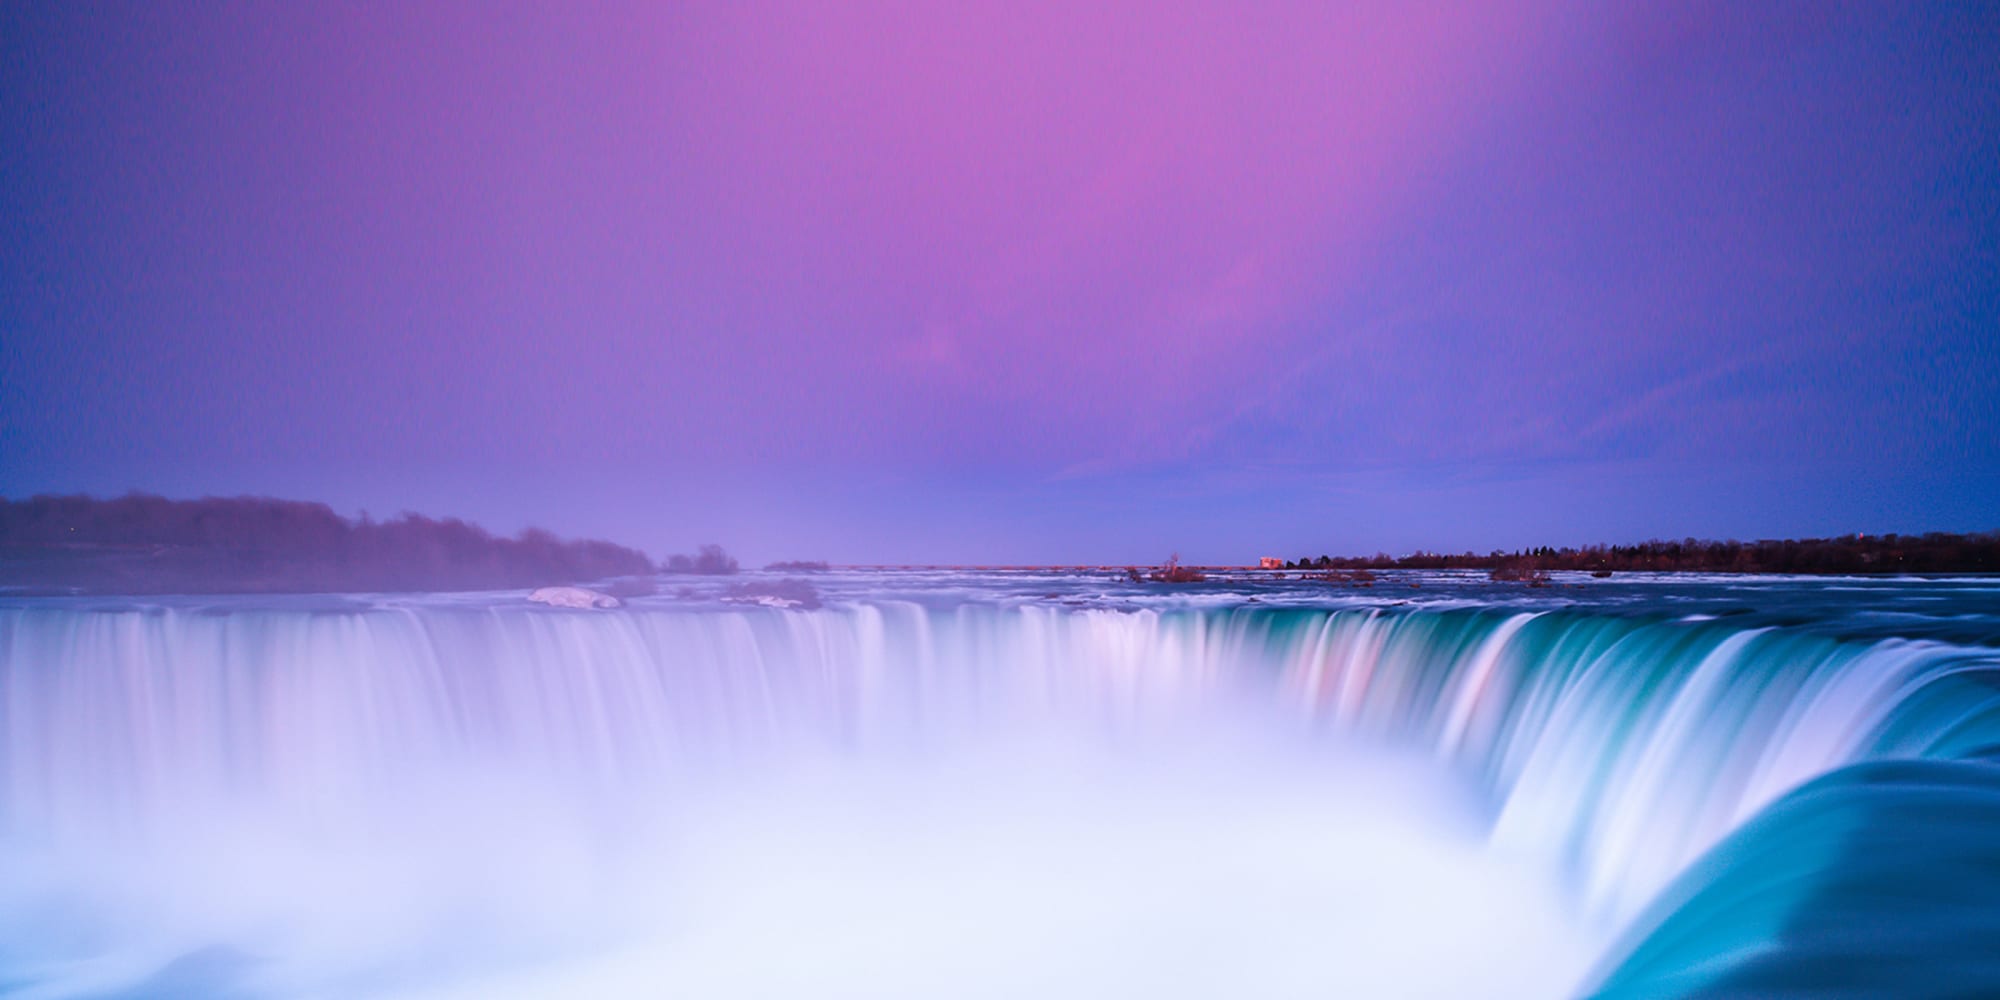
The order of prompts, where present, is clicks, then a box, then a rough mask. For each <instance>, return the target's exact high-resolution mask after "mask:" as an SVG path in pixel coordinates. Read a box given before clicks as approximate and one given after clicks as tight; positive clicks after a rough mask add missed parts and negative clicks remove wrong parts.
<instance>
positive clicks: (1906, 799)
mask: <svg viewBox="0 0 2000 1000" xmlns="http://www.w3.org/2000/svg"><path fill="white" fill-rule="evenodd" d="M811 580H812V582H813V584H814V586H815V587H816V588H817V590H818V591H819V593H820V595H821V599H822V601H823V604H824V606H823V607H821V608H818V609H816V610H803V609H784V608H776V607H767V606H761V605H752V604H746V603H744V601H743V597H742V590H741V588H742V585H743V584H744V583H745V582H746V580H744V579H736V580H729V581H717V580H701V579H693V578H687V579H676V578H666V579H664V580H663V581H662V584H663V586H662V590H661V592H660V593H658V594H655V595H652V596H648V597H643V598H638V599H635V600H632V601H630V602H629V603H628V605H627V606H626V607H624V608H620V609H617V610H608V611H567V610H556V609H550V608H544V607H540V606H535V605H530V604H528V603H527V602H526V601H525V600H524V598H523V595H521V594H515V593H507V594H480V595H440V596H434V597H408V596H393V597H392V596H370V595H345V596H327V597H289V598H199V597H188V598H171V599H147V600H144V601H138V600H119V599H106V598H87V599H86V598H70V599H9V600H4V601H0V698H4V705H0V709H4V713H5V714H4V718H5V725H6V730H5V742H4V753H5V757H4V761H0V847H4V852H0V995H19V996H24V997H25V996H47V997H126V996H130V997H141V996H243V997H316V996H383V997H391V996H395V997H403V996H408V997H417V996H435V997H443V996H523V997H528V996H575V995H602V996H628V995H629V996H801V997H806V996H811V997H820V996H912V997H914V996H936V995H956V996H989V995H990V996H1007V995H1021V994H1022V993H1024V992H1033V993H1036V994H1038V995H1047V996H1118V995H1134V996H1137V995H1148V996H1311V995H1322V996H1323V995H1329V993H1331V994H1332V995H1403V996H1466V995H1482V996H1563V995H1603V996H1617V997H1671V996H1743V997H1751V996H1885V997H1888V996H1895V997H1922V996H1981V995H2000V963H1996V961H1995V959H1994V958H1993V956H1995V955H2000V903H1996V902H1994V900H1995V899H1996V898H2000V895H1996V894H2000V825H1996V824H2000V779H1995V778H1994V776H1993V774H1994V772H1993V766H1994V765H1993V764H1992V763H1991V762H1990V760H1989V758H1991V757H1992V755H1993V754H1994V753H1995V752H1996V749H2000V580H1994V579H1945V580H1917V579H1890V580H1842V579H1834V580H1816V579H1782V578H1727V577H1715V578H1686V577H1680V578H1665V577H1661V578H1648V577H1635V576H1620V577H1615V578H1612V579H1609V580H1596V579H1592V578H1589V577H1584V576H1578V577H1574V578H1566V577H1563V576H1561V575H1558V577H1557V580H1556V581H1555V585H1554V586H1551V587H1547V588H1527V587H1524V586H1521V585H1519V584H1495V583H1489V582H1487V581H1485V580H1484V578H1483V577H1480V576H1477V575H1471V574H1467V575H1454V574H1448V573H1433V574H1394V573H1391V574H1383V575H1381V577H1380V578H1379V579H1377V580H1376V581H1375V582H1374V585H1373V586H1370V587H1366V588H1362V587H1351V586H1344V585H1339V584H1327V583H1321V582H1314V581H1299V580H1273V579H1270V578H1268V577H1264V576H1258V575H1253V574H1241V575H1237V576H1235V577H1233V578H1232V577H1228V576H1224V577H1223V578H1219V579H1215V580H1211V581H1210V582H1208V583H1204V584H1197V585H1191V586H1185V587H1168V586H1164V585H1150V584H1147V585H1132V584H1127V583H1124V582H1122V581H1121V580H1119V579H1117V576H1116V575H1115V574H1109V573H1106V574H1062V573H1039V574H1037V573H987V574H964V573H900V574H865V573H845V574H825V575H818V576H814V577H812V578H811ZM748 582H752V583H754V582H756V578H755V576H754V575H753V576H752V577H750V578H749V580H748ZM731 588H737V589H735V590H732V589H731Z"/></svg>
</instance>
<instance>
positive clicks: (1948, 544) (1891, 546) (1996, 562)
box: [1285, 531, 2000, 574]
mask: <svg viewBox="0 0 2000 1000" xmlns="http://www.w3.org/2000/svg"><path fill="white" fill-rule="evenodd" d="M1285 566H1286V568H1287V569H1484V570H1504V571H1506V572H1508V573H1532V572H1547V571H1551V570H1584V571H1590V572H1707V573H1822V574H1826V573H1840V574H1846V573H2000V531H1989V532H1984V533H1980V534H1971V535H1951V534H1944V533H1940V532H1931V533H1929V534H1923V535H1842V536H1840V537H1838V538H1794V539H1783V540H1769V539H1766V540H1763V541H1756V542H1714V541H1703V540H1699V539H1694V538H1688V539H1683V540H1681V541H1678V542H1667V541H1651V542H1641V543H1639V544H1637V545H1592V546H1588V547H1585V548H1580V549H1578V548H1560V549H1559V548H1552V547H1548V546H1544V547H1542V548H1536V549H1519V550H1516V551H1513V552H1505V551H1498V550H1496V551H1493V552H1489V553H1486V554H1485V555H1479V554H1477V553H1472V552H1465V553H1461V554H1458V555H1446V554H1443V553H1435V552H1418V553H1415V554H1412V555H1407V556H1390V555H1385V554H1377V555H1373V556H1366V557H1354V556H1348V557H1342V558H1334V557H1331V556H1320V557H1318V558H1316V559H1314V558H1306V559H1297V560H1293V561H1291V562H1288V563H1286V564H1285Z"/></svg>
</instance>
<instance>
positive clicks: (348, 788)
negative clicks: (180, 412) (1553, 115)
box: [0, 601, 2000, 926]
mask: <svg viewBox="0 0 2000 1000" xmlns="http://www.w3.org/2000/svg"><path fill="white" fill-rule="evenodd" d="M1996 676H2000V652H1996V651H1995V650H1993V649H1991V648H1987V647H1978V646H1958V645H1951V644H1947V643H1943V642H1936V641H1927V640H1908V639H1899V638H1887V639H1855V638H1843V637H1840V636H1837V635H1831V634H1823V633H1820V632H1817V631H1813V630H1809V629H1800V628H1788V627H1783V626H1776V625H1771V624H1768V623H1766V624H1759V625H1755V626H1750V625H1743V624H1738V623H1735V622H1732V621H1731V620H1730V619H1727V618H1724V619H1718V620H1684V619H1679V618H1671V617H1667V616H1664V615H1643V614H1632V615H1622V614H1613V613H1608V612H1604V611H1582V610H1548V611H1532V612H1531V611H1514V610H1497V609H1461V610H1392V609H1381V608H1377V609H1342V610H1326V609H1308V608H1271V607H1254V606H1237V607H1233V608H1210V609H1197V608H1185V609H1179V610H1113V609H1072V608H1061V607H1052V606H1042V605H1036V604H1013V605H1002V604H979V603H967V604H961V605H958V606H955V607H932V606H925V605H922V604H918V603H912V602H898V601H873V602H858V603H852V604H842V605H836V606H832V607H829V608H827V609H823V610H816V611H785V610H775V609H764V608H754V609H736V610H712V609H709V610H686V609H676V608H671V607H650V608H649V607H640V608H627V609H622V610H618V611H609V612H606V611H569V610H558V609H546V608H538V607H519V606H513V605H503V606H471V605H452V604H443V603H438V604H423V603H411V604H405V605H385V606H377V607H320V608H289V609H288V608H284V607H272V606H267V607H254V608H243V607H220V608H217V607H200V606H193V605H174V606H148V607H91V606H81V605H65V604H61V603H53V602H52V603H44V604H33V603H29V604H21V605H16V606H11V607H0V720H4V725H5V733H4V740H5V742H4V751H5V754H4V760H0V835H4V836H6V837H10V838H14V839H15V840H16V841H18V842H56V841H62V840H64V839H65V838H90V837H100V836H103V835H104V831H107V830H113V831H127V832H129V831H135V830H137V831H144V830H145V829H147V828H148V826H149V824H152V823H155V822H157V821H159V820H160V819H161V818H162V817H169V816H184V815H185V814H186V813H187V812H188V811H189V810H190V809H191V808H195V809H199V810H203V811H208V812H218V811H226V810H228V809H230V808H233V807H234V806H233V804H235V803H241V802H244V801H254V802H259V803H266V804H270V803H276V804H279V805H282V806H288V807H292V808H296V809H298V810H302V811H305V812H307V813H310V812H311V811H312V810H314V809H319V808H323V805H324V803H326V802H329V801H334V802H338V801H343V800H345V799H347V798H351V797H357V796H366V795H368V794H370V792H369V790H370V789H371V788H373V787H376V786H378V785H382V784H385V783H393V782H394V781H395V780H396V778H397V776H398V775H401V774H406V773H409V772H411V771H413V770H420V769H425V768H438V769H460V770H462V771H463V772H465V773H478V772H493V771H498V772H503V773H533V774H541V775H547V776H549V777H550V778H551V779H553V780H555V781H558V782H561V783H564V785H565V787H573V788H576V789H579V790H581V791H582V792H592V793H596V792H601V793H603V794H606V795H616V794H618V792H619V790H620V789H623V788H632V787H648V788H663V787H664V788H671V787H673V785H674V783H675V782H678V781H682V780H692V778H693V777H695V776H699V775H702V774H710V773H714V772H715V771H717V770H718V769H724V770H727V769H730V768H741V767H752V766H755V765H756V763H757V762H759V761H768V760H782V759H786V758H787V757H788V756H792V757H795V756H798V755H799V754H802V753H809V754H815V755H825V754H836V755H837V754H849V753H851V754H867V753H874V752H888V751H914V752H918V753H922V752H925V751H926V749H927V748H934V747H938V746H943V745H948V744H950V743H952V742H954V741H963V740H966V739H971V738H975V737H977V736H979V735H980V734H1004V733H1010V732H1019V731H1027V730H1033V729H1036V728H1038V727H1048V726H1059V727H1068V728H1070V729H1074V730H1082V731H1086V732H1089V733H1093V734H1096V735H1097V736H1098V737H1099V738H1103V739H1110V740H1117V739H1119V738H1121V737H1122V736H1123V735H1125V734H1133V733H1143V732H1146V731H1148V730H1149V729H1152V728H1155V727H1160V726H1168V725H1172V724H1174V722H1175V721H1176V720H1185V719H1187V718H1190V717H1194V716H1199V715H1202V714H1203V713H1208V712H1212V711H1215V710H1216V709H1217V708H1218V707H1219V706H1228V707H1229V708H1230V710H1231V711H1235V712H1238V713H1240V714H1242V715H1243V717H1245V718H1252V719H1257V720H1261V721H1260V722H1259V723H1258V724H1260V725H1266V726H1271V727H1283V728H1286V729H1289V730H1291V731H1295V732H1298V733H1300V734H1302V735H1303V736H1304V737H1305V738H1308V739H1311V738H1317V736H1318V735H1319V734H1324V735H1326V736H1327V737H1328V738H1338V739H1341V740H1357V741H1362V742H1364V743H1368V744H1375V745H1380V746H1384V747H1389V748H1395V749H1397V750H1400V751H1408V752H1416V753H1419V754H1421V755H1424V756H1426V757H1428V758H1430V759H1431V760H1433V761H1434V762H1435V763H1436V764H1437V765H1439V766H1440V767H1442V768H1444V769H1446V770H1448V771H1449V772H1451V773H1453V774H1455V775H1458V776H1459V777H1460V778H1461V779H1462V780H1463V781H1465V782H1467V783H1469V784H1470V785H1471V786H1472V787H1474V788H1476V789H1477V790H1478V792H1479V795H1480V796H1481V799H1482V801H1483V802H1485V803H1486V807H1487V810H1488V820H1487V822H1488V824H1489V835H1490V839H1491V842H1492V844H1493V845H1495V846H1496V847H1497V848H1500V849H1504V850H1507V851H1510V852H1515V853H1519V854H1522V855H1534V856H1537V857H1539V858H1541V859H1543V860H1545V861H1547V862H1548V863H1549V864H1550V865H1552V866H1553V867H1554V869H1555V870H1557V871H1559V872H1561V873H1562V877H1563V878H1564V879H1565V880H1566V881H1567V883H1568V885H1569V892H1570V893H1572V895H1573V897H1574V898H1575V899H1576V900H1577V901H1578V903H1579V905H1580V906H1581V907H1583V909H1584V910H1586V911H1587V912H1588V913H1589V914H1591V916H1592V919H1594V920H1596V921H1598V922H1600V924H1602V925H1603V926H1617V925H1620V924H1623V923H1625V922H1627V921H1629V920H1631V919H1632V918H1634V917H1635V915H1637V914H1638V913H1640V912H1641V910H1642V909H1643V908H1644V907H1645V905H1646V904H1647V902H1648V901H1649V900H1652V899H1654V898H1655V897H1656V896H1657V895H1658V894H1659V893H1660V892H1661V890H1662V889H1663V888H1664V887H1665V886H1667V885H1668V884H1669V882H1670V881H1671V880H1673V879H1674V878H1675V876H1676V875H1677V874H1680V873H1682V872H1683V871H1684V870H1686V869H1687V868H1688V867H1689V865H1690V864H1691V863H1692V862H1694V861H1695V860H1696V859H1697V858H1700V857H1701V856H1702V855H1703V853H1704V852H1705V851H1708V850H1709V849H1710V848H1712V847H1714V846H1715V845H1716V844H1717V843H1718V842H1719V841H1721V840H1722V839H1723V838H1725V837H1726V836H1728V835H1729V834H1730V833H1731V832H1732V831H1734V830H1737V829H1738V828H1740V827H1743V826H1744V824H1745V823H1746V822H1747V821H1749V820H1750V819H1751V818H1752V817H1754V816H1756V815H1758V814H1759V813H1760V812H1761V811H1763V810H1765V809H1766V808H1767V807H1768V806H1770V805H1771V804H1772V803H1773V802H1774V801H1776V800H1778V799H1779V798H1780V797H1781V796H1784V795H1785V794H1786V793H1787V792H1790V791H1792V790H1794V789H1796V788H1799V787H1800V786H1802V785H1805V784H1806V783H1808V782H1811V781H1813V780H1814V779H1815V778H1819V777H1821V776H1824V775H1829V774H1832V773H1834V772H1836V771H1839V770H1840V769H1841V768H1843V767H1846V766H1849V765H1854V764H1859V763H1863V762H1869V761H1881V760H1894V759H1919V758H1931V759H1940V760H1949V759H1954V758H1965V757H1972V756H1976V755H1978V754H1981V753H1985V752H1989V751H1990V750H1991V749H1992V748H1994V747H1996V746H2000V684H1995V683H1994V681H1993V678H1995V677H1996Z"/></svg>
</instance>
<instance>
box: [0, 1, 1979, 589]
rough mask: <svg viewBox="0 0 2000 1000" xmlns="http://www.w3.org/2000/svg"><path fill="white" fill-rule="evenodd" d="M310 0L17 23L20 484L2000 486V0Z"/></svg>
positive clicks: (1354, 528)
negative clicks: (543, 0) (498, 0)
mask: <svg viewBox="0 0 2000 1000" xmlns="http://www.w3.org/2000/svg"><path fill="white" fill-rule="evenodd" d="M305 6H306V5H296V4H279V3H255V4H223V3H210V2H202V3H194V4H186V5H182V4H174V3H146V4H138V3H130V4H98V5H77V4H66V3H51V4H37V3H26V2H21V3H9V4H5V5H0V50H3V51H0V57H4V65H0V494H6V495H19V494H26V493H32V492H43V491H60V492H71V491H88V492H97V493H106V492H122V491H124V490H126V489H131V488H138V489H144V490H149V491H155V492H163V493H166V494H168V495H174V496H194V495H201V494H209V493H228V494H234V493H265V494H275V495H282V496H289V497H300V498H308V499H324V500H327V501H328V502H330V503H332V504H334V506H335V507H336V508H337V509H340V510H343V511H346V512H350V513H352V512H357V511H359V510H361V509H364V508H365V509H367V510H369V511H371V512H374V513H376V514H378V515H383V514H389V513H394V512H396V511H398V510H402V509H405V508H409V509H415V510H420V511H423V512H426V513H434V514H458V515H463V516H466V517H470V518H472V519H475V520H478V521H481V522H483V523H485V524H487V525H488V526H490V527H493V528H496V529H501V530H513V529H516V528H519V527H522V526H525V525H527V524H539V525H543V526H547V527H550V528H552V529H555V530H557V531H559V532H564V533H569V534H592V535H602V536H606V537H611V538H614V539H617V540H621V541H626V542H629V543H631V544H636V545H639V546H641V547H644V548H646V549H648V550H649V551H652V552H653V553H655V554H656V555H657V554H662V553H665V552H668V551H681V550H689V549H692V548H693V547H694V545H695V544H697V543H699V542H703V541H711V540H713V541H721V542H724V543H725V544H728V545H730V546H731V547H732V548H734V549H735V550H737V551H738V552H739V554H741V555H743V556H744V557H745V558H746V560H747V561H750V562H761V561H764V560H766V559H774V558H785V557H795V558H827V559H833V560H836V561H848V560H856V561H878V560H880V561H906V560H908V561H933V560H935V561H1007V562H1040V561H1064V562H1069V561H1107V562H1124V561H1136V560H1145V561H1154V560H1157V559H1159V558H1161V557H1163V556H1165V555H1166V553H1167V552H1169V551H1172V550H1179V551H1180V552H1181V553H1182V554H1183V555H1184V556H1187V557H1189V558H1191V559H1195V560H1197V561H1225V560H1226V561H1241V560H1244V559H1248V558H1254V557H1255V556H1257V555H1262V554H1282V555H1286V556H1297V555H1302V554H1319V553H1333V554H1340V553H1367V552H1373V551H1376V550H1378V549H1384V550H1389V551H1407V550H1409V549H1412V548H1416V547H1428V548H1434V549H1436V548H1442V549H1452V550H1456V549H1463V548H1468V547H1470V548H1476V549H1480V550H1484V549H1488V548H1493V547H1508V548H1512V547H1516V546H1521V545H1533V544H1543V543H1548V544H1568V543H1584V542H1592V541H1636V540H1640V539H1644V538H1648V537H1654V536H1667V537H1679V536H1683V535H1690V534H1692V535H1701V536H1736V537H1760V536H1775V535H1796V534H1813V533H1835V532H1845V531H1855V530H1862V531H1889V530H1902V531H1921V530H1927V529H1941V530H1972V529H1991V528H1995V527H2000V404H1996V399H2000V13H1996V11H1995V9H1994V8H1993V7H1991V6H1986V7H1981V6H1980V5H1975V4H1966V5H1945V4H1909V3H1880V4H1861V5H1852V4H1835V3H1830V2H1808V3H1776V2H1771V3H1734V2H1716V3H1704V2H1687V0H1676V2H1671V3H1667V2H1662V3H1643V4H1607V3H1573V4H1571V3H1544V2H1533V0H1502V2H1488V3H1479V4H1466V5H1463V6H1457V5H1418V4H1405V3H1380V4H1352V5H1333V4H1327V3H1323V2H1314V3H1301V4H1297V5H1295V6H1286V5H1281V4H1277V3H1271V4H1253V5H1249V6H1250V8H1251V9H1250V10H1249V11H1248V12H1246V11H1245V10H1243V9H1241V8H1243V7H1244V5H1241V4H1215V5H1195V4H1177V3H1171V2H1169V3H1159V2H1131V3H1115V4H1106V5H1101V6H1099V7H1097V12H1096V13H1089V14H1079V13H1077V12H1076V11H1075V9H1074V8H1075V7H1077V6H1078V5H1076V4H1072V3H1067V2H1060V3H1057V2H1051V3H1040V2H1008V3H999V4H993V5H990V7H989V9H987V10H985V11H983V12H970V13H969V12H967V11H968V9H969V8H968V6H967V5H956V4H934V3H909V4H893V5H892V4H882V5H869V4H860V3H855V4H798V5H762V4H751V3H741V2H730V3H715V4H671V5H669V4H655V3H640V4H631V5H623V4H602V5H586V6H587V7H588V13H577V12H575V10H573V9H572V6H573V5H548V6H547V7H546V8H540V7H537V8H528V7H522V6H518V5H503V4H489V3H477V4H474V3H467V4H440V3H431V4H407V5H406V4H344V3H342V4H333V3H329V4H319V5H313V7H312V9H311V10H306V9H304V8H305ZM834 11H838V13H833V12H834Z"/></svg>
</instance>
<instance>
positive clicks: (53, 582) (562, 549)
mask: <svg viewBox="0 0 2000 1000" xmlns="http://www.w3.org/2000/svg"><path fill="white" fill-rule="evenodd" d="M652 571H653V564H652V561H651V560H650V559H648V558H647V557H646V555H645V553H643V552H639V551H637V550H634V549H628V548H625V547H623V546H620V545H613V544H612V543H610V542H600V541H565V540H563V539H560V538H557V537H556V536H555V535H552V534H550V533H549V532H546V531H542V530H540V529H534V528H531V529H529V530H527V531H523V532H521V533H520V534H518V535H516V536H514V537H512V538H503V537H499V536H496V535H493V534H491V533H489V532H487V531H486V530H485V529H483V528H480V527H478V526H477V525H472V524H467V523H466V522H464V521H461V520H458V519H456V518H445V519H442V520H440V519H434V518H429V517H424V516H422V515H419V514H401V515H398V516H397V517H394V518H391V519H389V520H386V521H375V520H371V519H369V518H368V517H367V516H365V515H364V516H363V517H362V518H360V519H359V520H354V519H349V518H345V517H342V516H340V515H338V514H335V513H334V512H333V510H332V508H329V507H328V506H327V505H325V504H320V503H305V502H301V501H295V500H273V499H269V498H264V497H233V498H213V497H212V498H208V499H203V500H168V499H165V498H163V497H158V496H150V495H146V494H139V493H134V494H130V495H127V496H123V497H118V498H116V499H109V500H99V499H94V498H91V497H84V496H37V497H33V498H31V499H27V500H8V499H5V498H0V587H3V588H5V589H7V590H10V591H13V592H16V593H20V592H24V591H26V592H42V593H49V592H53V593H66V592H74V591H83V592H89V593H121V594H158V593H313V592H340V591H436V590H491V589H503V588H516V587H538V586H545V585H550V584H563V583H580V582H586V581H592V580H601V579H605V578H608V577H615V576H625V575H632V574H645V573H651V572H652Z"/></svg>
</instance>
